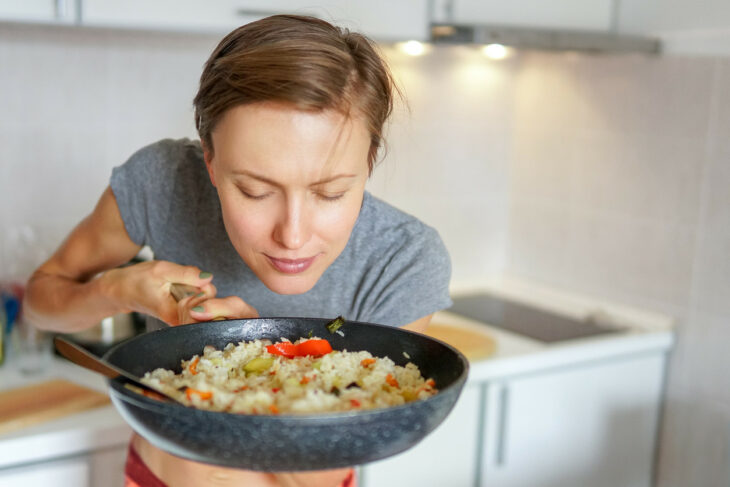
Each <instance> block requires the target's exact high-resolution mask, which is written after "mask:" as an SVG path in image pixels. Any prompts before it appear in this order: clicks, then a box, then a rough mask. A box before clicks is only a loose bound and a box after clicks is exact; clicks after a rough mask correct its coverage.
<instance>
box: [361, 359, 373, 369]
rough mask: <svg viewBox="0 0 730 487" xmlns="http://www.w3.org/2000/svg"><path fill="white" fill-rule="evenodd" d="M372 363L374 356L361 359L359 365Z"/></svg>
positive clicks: (365, 365)
mask: <svg viewBox="0 0 730 487" xmlns="http://www.w3.org/2000/svg"><path fill="white" fill-rule="evenodd" d="M374 363H375V359H374V358H366V359H363V360H362V362H360V365H362V366H363V367H367V366H368V365H372V364H374Z"/></svg>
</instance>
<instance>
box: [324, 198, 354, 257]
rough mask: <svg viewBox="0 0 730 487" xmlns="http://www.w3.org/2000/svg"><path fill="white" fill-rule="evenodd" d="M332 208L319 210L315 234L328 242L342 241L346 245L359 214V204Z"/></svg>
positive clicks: (335, 205)
mask: <svg viewBox="0 0 730 487" xmlns="http://www.w3.org/2000/svg"><path fill="white" fill-rule="evenodd" d="M332 206H333V208H327V209H324V210H319V212H318V213H317V225H316V227H317V232H316V233H317V234H318V235H320V236H321V237H322V238H324V239H326V240H328V241H330V242H332V241H344V243H346V242H347V239H348V238H349V237H350V233H351V232H352V227H353V226H354V225H355V222H356V221H357V217H358V215H359V214H360V203H358V202H349V203H347V204H344V205H337V204H334V205H332ZM344 243H343V244H342V245H343V246H344Z"/></svg>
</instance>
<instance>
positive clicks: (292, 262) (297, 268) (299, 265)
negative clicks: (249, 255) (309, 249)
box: [266, 255, 317, 274]
mask: <svg viewBox="0 0 730 487" xmlns="http://www.w3.org/2000/svg"><path fill="white" fill-rule="evenodd" d="M266 257H267V258H268V259H269V262H271V265H273V266H274V268H275V269H276V270H278V271H279V272H283V273H285V274H299V273H301V272H304V271H306V270H307V269H309V267H310V266H311V265H312V263H313V262H314V260H315V259H316V258H317V256H316V255H315V256H314V257H307V258H306V259H278V258H276V257H271V256H270V255H267V256H266Z"/></svg>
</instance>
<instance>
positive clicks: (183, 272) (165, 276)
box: [152, 260, 213, 288]
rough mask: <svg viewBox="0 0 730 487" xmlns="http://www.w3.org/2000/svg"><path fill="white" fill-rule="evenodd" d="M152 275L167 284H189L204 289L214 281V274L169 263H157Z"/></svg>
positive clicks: (197, 268) (190, 266)
mask: <svg viewBox="0 0 730 487" xmlns="http://www.w3.org/2000/svg"><path fill="white" fill-rule="evenodd" d="M152 273H153V274H154V275H156V276H158V277H159V278H161V279H162V280H163V281H165V282H167V283H179V284H187V285H188V286H194V287H197V288H202V287H203V286H205V285H206V284H209V283H210V281H211V280H212V279H213V274H211V273H210V272H206V271H204V270H202V269H200V268H199V267H197V266H192V265H179V264H174V263H172V262H167V261H163V260H160V261H155V263H154V264H153V268H152Z"/></svg>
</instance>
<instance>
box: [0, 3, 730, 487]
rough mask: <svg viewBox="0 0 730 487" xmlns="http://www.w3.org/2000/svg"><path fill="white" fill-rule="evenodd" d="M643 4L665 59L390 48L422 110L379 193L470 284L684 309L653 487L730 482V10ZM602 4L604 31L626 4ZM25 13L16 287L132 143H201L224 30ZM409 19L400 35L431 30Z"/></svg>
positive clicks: (7, 211) (7, 44) (3, 72)
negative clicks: (431, 236)
mask: <svg viewBox="0 0 730 487" xmlns="http://www.w3.org/2000/svg"><path fill="white" fill-rule="evenodd" d="M21 3H26V2H21ZM34 3H37V4H38V5H40V4H42V3H44V2H34ZM47 3H53V2H47ZM83 3H84V4H87V3H88V4H92V5H93V4H103V3H104V2H93V1H92V2H83ZM158 3H159V4H160V5H163V7H164V5H165V2H158ZM250 3H251V4H255V2H250ZM404 3H406V2H404ZM483 3H485V4H487V2H483ZM568 3H569V2H568ZM613 3H614V2H595V5H597V6H598V5H603V6H605V5H607V4H613ZM615 3H616V4H618V2H615ZM635 3H636V5H633V4H632V5H628V4H626V5H624V4H623V3H622V4H621V7H622V8H620V9H618V13H617V14H615V15H617V16H618V18H617V19H615V23H616V24H617V25H618V28H619V30H621V31H624V30H625V31H626V32H633V33H644V34H652V35H657V36H659V38H660V39H661V41H662V46H663V54H661V55H658V56H657V55H647V54H641V53H634V54H626V53H601V54H583V53H577V52H566V51H555V52H551V51H543V50H529V49H524V50H519V51H515V52H513V53H512V55H511V56H509V57H507V58H505V59H502V60H490V59H488V58H486V57H485V56H484V55H483V54H482V53H481V51H480V50H479V49H478V48H476V47H473V46H469V45H466V44H464V45H441V44H435V45H431V46H430V48H429V49H427V52H425V53H424V54H423V55H420V56H411V55H408V54H406V53H403V52H402V51H401V50H399V48H398V47H397V46H395V45H394V44H393V43H392V42H390V41H393V40H406V38H405V36H404V37H403V38H401V39H388V40H387V42H386V41H384V42H383V45H382V47H383V49H384V51H385V52H386V55H387V56H388V59H389V61H390V63H391V65H392V67H393V69H394V71H395V73H396V76H397V77H398V79H399V80H400V82H401V84H402V86H403V89H404V93H405V95H406V97H407V100H408V105H409V106H408V108H407V109H406V108H405V107H403V106H400V107H398V109H397V110H398V111H397V113H396V120H395V121H394V123H393V124H392V127H391V131H390V134H389V137H388V145H389V150H388V153H387V157H386V158H385V160H384V161H383V162H382V164H381V166H380V167H379V168H377V169H376V171H375V172H374V175H373V178H372V180H371V182H370V185H369V189H370V191H372V192H373V193H374V194H375V195H376V196H379V197H382V198H383V199H385V200H386V201H388V202H390V203H392V204H393V205H395V206H397V207H399V208H402V209H404V210H406V211H408V212H410V213H412V214H414V215H416V216H417V217H419V218H420V219H422V220H424V221H425V222H426V223H428V224H430V225H432V226H433V227H435V228H437V229H438V230H439V232H440V234H441V236H442V238H443V239H444V242H445V243H446V246H447V248H448V250H449V252H450V255H451V259H452V268H453V273H452V285H453V287H454V290H455V292H456V291H459V290H464V289H474V288H478V287H483V286H488V285H489V283H491V282H493V280H494V279H497V278H500V279H501V278H502V277H504V278H503V279H502V281H504V282H516V283H520V284H521V283H524V282H527V283H531V284H532V285H533V288H535V287H538V288H539V287H541V286H542V287H547V288H549V289H551V290H554V291H555V292H556V293H558V294H559V293H560V292H561V291H564V292H565V293H567V294H570V295H573V294H575V295H580V296H588V297H592V298H594V299H596V300H604V301H606V302H610V303H620V304H621V305H624V306H627V307H635V308H637V309H640V310H647V311H651V312H655V313H658V314H661V315H665V316H667V317H671V318H672V320H673V323H674V326H675V332H676V333H675V338H676V343H674V345H673V346H672V351H671V355H670V356H669V364H668V372H667V377H666V385H665V391H664V394H665V395H664V402H663V410H662V419H661V426H660V428H659V436H658V438H659V439H658V444H657V452H656V461H657V463H656V473H655V480H656V485H658V486H662V487H664V486H689V485H692V486H694V485H698V486H699V485H702V486H715V485H718V486H723V487H727V485H730V470H729V469H730V467H729V466H728V464H729V463H730V396H728V391H730V387H728V386H730V384H729V383H728V379H727V378H726V374H725V373H724V371H725V370H726V369H727V368H728V362H727V358H726V354H725V353H724V349H725V347H723V345H724V343H725V341H726V340H727V339H728V338H730V331H729V328H728V319H729V318H728V315H729V314H730V307H728V306H729V304H728V303H730V299H728V298H729V297H730V277H729V276H730V268H729V267H728V266H729V265H730V264H729V262H730V261H729V260H728V259H727V255H728V250H729V249H728V246H729V245H730V229H729V227H728V225H727V223H728V222H730V204H728V203H730V202H729V201H728V196H727V191H725V189H726V188H727V186H728V183H730V165H729V164H728V162H727V160H728V156H729V155H730V146H729V145H728V142H727V140H728V137H727V136H728V135H729V134H730V122H728V120H730V95H728V93H727V90H726V89H725V87H726V86H728V85H729V84H730V61H728V56H729V55H730V52H729V51H728V48H727V46H728V45H730V43H728V37H729V36H730V34H728V31H729V30H730V9H728V7H727V6H726V5H725V4H723V3H722V2H705V3H704V8H703V9H702V10H701V11H700V10H699V9H697V8H695V6H694V5H695V4H694V2H689V1H675V2H672V3H671V4H670V5H665V4H662V8H661V9H660V8H659V7H660V6H659V2H657V1H651V0H647V1H644V2H635ZM413 4H414V5H415V4H420V3H419V2H413ZM463 4H466V5H469V2H463ZM74 5H75V4H73V3H68V5H67V9H68V10H69V12H67V15H71V16H72V18H75V17H76V15H77V14H78V12H75V11H73V10H74ZM461 5H462V3H459V2H457V3H456V5H455V7H454V8H455V14H456V15H459V8H460V6H461ZM409 7H411V8H413V5H410V6H409ZM161 8H162V7H161ZM394 8H395V7H393V6H388V7H383V9H382V11H389V10H388V9H394ZM399 8H403V9H405V7H399ZM631 8H634V9H635V10H633V11H632V10H630V9H631ZM491 10H492V11H493V12H500V11H501V10H500V9H499V8H498V5H497V4H496V3H495V4H494V5H491ZM522 10H523V15H524V16H526V17H525V18H527V17H529V15H531V14H529V10H528V9H527V8H526V7H525V8H523V9H522ZM558 10H559V9H558ZM419 11H420V10H419ZM423 11H424V12H425V13H424V15H428V10H427V9H424V10H423ZM592 11H593V10H592ZM595 11H597V12H599V13H603V14H605V15H603V17H602V18H604V22H606V18H609V19H610V18H611V15H612V12H614V11H613V10H611V9H608V11H606V9H596V10H595ZM86 12H87V13H88V14H91V13H94V10H93V9H89V8H87V9H86ZM465 12H466V14H464V15H467V14H473V12H469V11H468V10H466V11H465ZM398 14H400V15H398ZM431 15H442V16H445V15H446V14H444V13H438V12H431ZM540 15H545V13H544V12H538V13H536V14H535V16H537V17H538V21H539V17H540ZM606 16H608V17H606ZM393 17H394V18H405V19H408V20H413V19H415V18H416V16H411V17H409V16H408V15H406V14H404V13H403V12H402V11H401V12H398V11H395V10H394V11H393ZM12 18H13V17H12V16H10V15H9V14H8V21H6V22H3V23H2V24H1V25H0V87H2V92H3V93H4V94H3V96H2V97H0V103H1V105H0V106H2V108H3V113H4V115H5V116H4V117H3V120H2V121H0V126H1V127H2V130H0V137H1V138H2V144H0V147H2V148H1V149H0V151H1V152H0V153H1V154H2V159H3V164H2V165H1V166H0V171H2V172H1V173H0V181H2V184H3V186H2V189H3V191H2V192H1V193H0V198H2V203H3V204H2V205H0V208H2V209H0V212H2V219H1V220H0V221H2V222H3V223H4V225H5V227H6V231H5V233H4V235H5V237H4V238H3V239H2V240H0V245H2V246H3V248H2V252H1V253H0V255H2V259H3V262H2V267H0V268H2V269H4V270H5V272H7V273H8V275H7V278H15V277H21V276H23V274H24V273H27V272H28V271H29V270H30V268H31V267H32V266H33V265H35V264H37V263H38V262H39V261H40V260H41V259H42V258H43V256H44V255H48V252H50V251H51V250H52V249H54V248H55V247H56V246H57V245H58V244H59V243H60V241H61V239H62V238H63V237H64V236H65V235H66V234H67V233H68V231H69V230H70V228H71V227H72V226H73V225H74V224H75V223H76V222H77V221H78V220H80V219H81V218H82V217H83V216H84V215H85V214H86V213H87V212H88V210H89V208H91V207H92V206H93V204H94V202H95V201H96V200H97V199H98V197H99V195H100V193H101V191H102V190H103V188H104V187H105V186H106V184H108V179H109V175H110V171H111V168H112V167H114V166H116V165H119V164H121V163H122V162H123V161H124V160H125V159H126V158H127V157H128V156H129V155H130V154H131V153H132V152H133V151H135V150H136V149H137V148H139V147H141V146H142V145H145V144H147V143H149V142H151V141H154V140H157V139H160V138H164V137H179V136H185V135H187V136H191V137H192V136H194V134H195V131H194V126H193V122H192V108H191V99H192V96H193V94H194V92H195V87H196V84H197V81H198V80H197V78H198V76H199V70H200V67H201V65H202V63H203V61H204V60H205V58H206V56H207V53H208V52H209V51H210V49H211V48H212V47H213V46H214V45H215V43H216V42H217V40H218V39H219V37H220V33H218V34H213V33H210V32H200V31H192V29H190V28H189V27H187V28H179V29H175V28H174V26H169V25H168V26H160V25H157V26H156V27H154V26H153V27H150V26H147V28H146V29H140V27H144V25H141V24H137V25H136V28H135V24H134V22H135V21H136V22H140V20H139V19H136V20H135V19H132V20H130V21H129V22H130V23H131V24H127V25H122V24H123V22H121V21H120V22H119V24H118V25H116V26H114V25H105V24H104V19H103V18H100V19H99V20H98V21H97V22H98V23H97V25H96V26H93V24H92V26H91V27H74V26H63V25H54V24H52V23H38V22H27V21H17V20H16V21H11V20H10V19H12ZM439 20H444V18H439ZM107 22H108V21H107ZM59 23H61V24H62V23H64V22H62V21H61V22H59ZM68 23H73V22H72V21H69V22H68ZM410 23H411V22H410V21H405V20H404V21H403V22H402V24H401V25H400V26H398V27H397V28H398V29H401V31H403V32H408V34H409V35H408V38H418V37H417V35H416V32H411V31H410V29H414V28H413V27H412V26H411V27H409V25H410ZM608 23H610V22H608ZM376 24H377V23H376ZM573 27H579V26H575V25H573ZM594 27H595V25H594ZM596 28H597V27H596ZM425 35H426V34H425V33H424V34H422V37H421V40H426V39H425V37H424V36H425ZM19 244H21V245H19ZM19 246H22V247H23V248H24V249H27V251H26V252H23V253H22V255H18V253H17V250H16V249H17V248H18V247H19ZM5 278H6V276H3V279H5ZM503 289H504V287H503ZM531 294H533V295H534V294H535V293H534V292H531ZM584 301H585V300H584ZM486 362H488V361H485V363H486ZM4 367H5V366H4ZM72 370H73V369H72ZM4 387H5V385H3V388H4ZM98 413H99V411H92V412H90V413H88V415H89V417H90V418H91V419H89V421H90V422H93V421H94V420H95V419H94V418H96V416H94V415H96V414H98ZM66 420H70V418H66V419H65V420H59V421H66ZM96 420H99V418H96ZM55 424H56V423H54V425H55ZM55 427H56V426H54V428H55ZM35 428H38V429H39V430H42V429H43V427H42V426H41V425H38V426H36V427H35ZM79 434H81V433H79ZM120 436H121V433H120ZM59 448H61V447H59ZM99 451H100V452H104V451H106V450H105V449H104V447H101V448H100V450H99ZM77 452H78V450H77V451H75V452H71V453H73V454H75V453H77ZM71 453H69V454H71ZM57 456H59V457H61V456H63V453H62V449H61V450H59V451H58V453H57ZM11 465H12V464H3V468H17V466H16V467H12V466H11ZM15 465H18V464H15ZM366 475H367V474H366ZM487 479H488V477H487V476H485V477H484V480H485V481H486V482H487V484H486V485H489V482H488V480H487Z"/></svg>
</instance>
